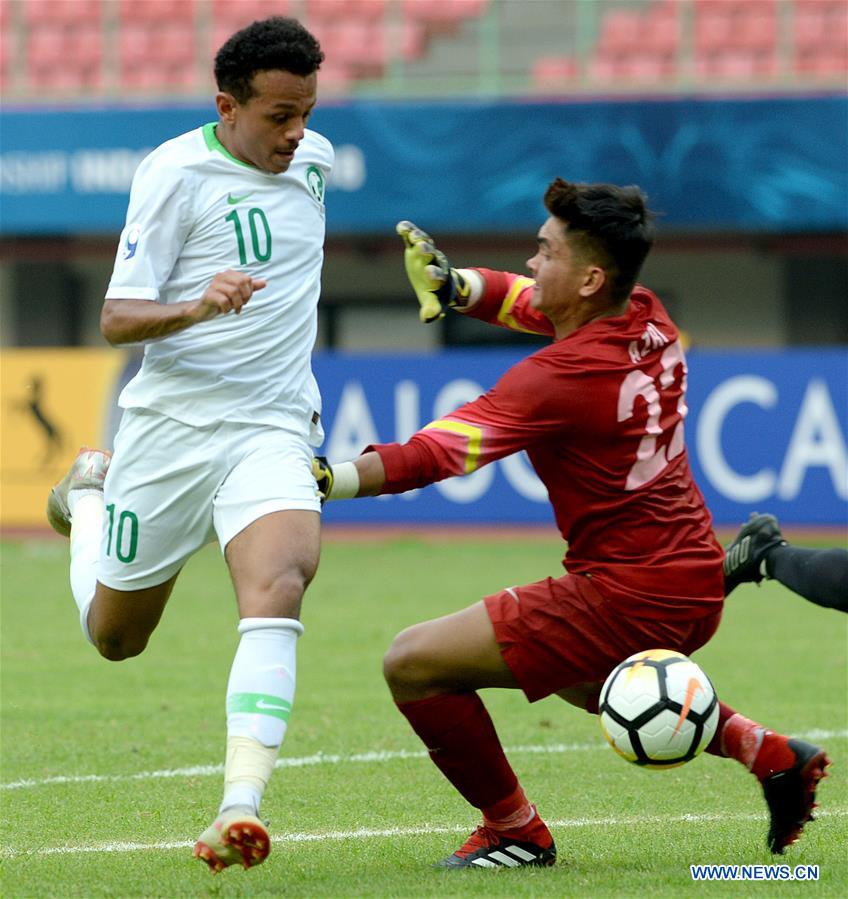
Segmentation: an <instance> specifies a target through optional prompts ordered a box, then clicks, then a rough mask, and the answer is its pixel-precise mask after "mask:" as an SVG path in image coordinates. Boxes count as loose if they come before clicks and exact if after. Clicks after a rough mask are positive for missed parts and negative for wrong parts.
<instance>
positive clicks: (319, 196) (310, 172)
mask: <svg viewBox="0 0 848 899" xmlns="http://www.w3.org/2000/svg"><path fill="white" fill-rule="evenodd" d="M306 186H307V187H308V188H309V193H311V194H312V196H313V197H315V199H316V200H317V201H318V202H319V203H321V204H322V205H323V203H324V173H323V172H322V171H321V169H319V168H318V166H317V165H311V166H309V168H308V169H307V170H306Z"/></svg>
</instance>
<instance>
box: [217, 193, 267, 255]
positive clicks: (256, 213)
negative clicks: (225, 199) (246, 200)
mask: <svg viewBox="0 0 848 899" xmlns="http://www.w3.org/2000/svg"><path fill="white" fill-rule="evenodd" d="M224 221H227V222H232V223H233V228H235V232H236V242H237V243H238V254H239V262H240V263H241V264H242V265H247V246H246V244H245V240H244V228H243V227H242V223H241V216H240V215H239V211H238V209H234V210H233V211H232V212H231V213H230V214H229V215H228V216H226V217H225V219H224ZM247 225H248V230H249V231H250V243H251V248H252V249H253V258H254V259H255V260H256V262H267V261H268V260H269V259H270V258H271V228H270V226H269V225H268V219H267V218H266V217H265V213H264V212H263V211H262V210H261V209H259V208H258V207H256V206H254V207H253V208H252V209H249V210H248V211H247Z"/></svg>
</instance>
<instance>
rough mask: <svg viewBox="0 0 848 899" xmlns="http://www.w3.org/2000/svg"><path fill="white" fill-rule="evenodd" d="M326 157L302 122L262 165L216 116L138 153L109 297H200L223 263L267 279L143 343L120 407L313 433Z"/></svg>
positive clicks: (314, 437) (324, 144) (314, 436)
mask: <svg viewBox="0 0 848 899" xmlns="http://www.w3.org/2000/svg"><path fill="white" fill-rule="evenodd" d="M332 165H333V148H332V145H331V144H330V142H329V141H328V140H327V139H326V138H324V137H322V136H321V135H320V134H317V133H316V132H314V131H310V130H307V131H306V133H305V135H304V138H303V140H302V141H301V142H300V145H299V146H298V148H297V150H296V151H295V155H294V160H293V161H292V163H291V165H290V166H289V168H288V170H287V171H285V172H282V173H280V174H276V175H274V174H269V173H267V172H263V171H260V170H259V169H257V168H254V167H253V166H250V165H247V164H246V163H243V162H241V161H239V160H238V159H236V158H235V157H234V156H232V155H231V154H230V153H229V152H228V151H227V150H226V149H225V148H224V147H223V145H222V144H221V143H220V142H219V141H218V139H217V137H216V135H215V125H214V124H209V125H206V126H204V127H203V128H198V129H196V130H194V131H190V132H188V133H187V134H183V135H181V136H180V137H177V138H174V139H173V140H170V141H167V142H166V143H164V144H162V145H161V146H160V147H158V148H157V149H156V150H154V151H153V152H152V153H151V154H150V155H149V156H148V157H147V158H146V159H145V160H144V161H143V162H142V163H141V165H140V166H139V167H138V171H137V172H136V174H135V177H134V178H133V184H132V190H131V192H130V202H129V208H128V211H127V225H126V227H125V228H124V231H123V233H122V234H121V242H120V246H119V248H118V254H117V258H116V260H115V268H114V271H113V273H112V280H111V281H110V283H109V288H108V290H107V292H106V299H109V300H121V299H129V300H133V299H137V300H155V301H157V302H159V303H177V302H180V301H182V300H196V299H199V298H200V297H201V296H202V295H203V292H204V291H205V290H206V288H207V287H208V286H209V284H210V282H211V281H212V278H213V277H214V276H215V274H217V273H218V272H222V271H225V270H226V269H236V270H240V271H244V272H247V273H248V274H250V275H251V276H252V277H254V278H262V279H264V280H266V281H267V282H268V284H267V286H266V287H265V288H264V289H263V290H260V291H257V292H256V293H254V295H253V296H252V297H251V298H250V300H249V301H248V303H247V304H246V305H245V306H244V308H243V309H242V311H241V313H240V314H239V315H235V314H234V313H232V312H231V313H227V314H225V315H219V316H216V317H215V318H213V319H210V320H209V321H205V322H201V323H200V324H196V325H192V326H190V327H188V328H186V329H184V330H182V331H177V332H176V333H174V334H170V335H168V336H167V337H163V338H160V339H157V340H153V341H150V342H148V343H146V345H145V350H144V360H143V362H142V366H141V370H140V371H139V373H138V374H137V375H136V376H135V377H134V378H133V379H132V381H130V383H129V384H128V385H127V386H126V387H125V388H124V390H123V391H122V392H121V395H120V397H119V403H120V405H121V406H123V407H124V408H125V409H126V408H144V409H152V410H154V411H156V412H159V413H161V414H163V415H167V416H169V417H171V418H174V419H176V420H178V421H182V422H185V423H186V424H189V425H193V426H195V427H202V426H205V425H210V424H214V423H216V422H221V421H231V422H251V423H261V424H269V425H274V426H277V427H283V428H287V429H289V430H293V431H295V432H297V433H299V434H302V435H304V436H306V437H308V438H309V440H310V443H312V444H313V445H318V444H319V443H320V442H321V439H322V437H323V435H322V434H321V429H320V425H319V423H318V416H319V414H320V410H321V398H320V394H319V392H318V386H317V384H316V382H315V378H314V376H313V374H312V367H311V356H312V349H313V346H314V344H315V338H316V334H317V304H318V296H319V293H320V287H321V266H322V262H323V257H324V185H325V184H326V180H327V178H328V176H329V174H330V171H331V169H332Z"/></svg>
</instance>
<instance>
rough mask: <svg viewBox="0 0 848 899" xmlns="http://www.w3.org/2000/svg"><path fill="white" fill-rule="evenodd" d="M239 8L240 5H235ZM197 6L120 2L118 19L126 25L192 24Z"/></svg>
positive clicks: (169, 0) (190, 0) (177, 1)
mask: <svg viewBox="0 0 848 899" xmlns="http://www.w3.org/2000/svg"><path fill="white" fill-rule="evenodd" d="M233 5H234V6H238V5H239V3H238V2H236V3H233ZM196 11H197V6H196V3H195V0H120V6H119V7H118V18H119V20H120V21H121V22H122V23H124V22H126V23H129V22H133V23H143V22H146V23H148V24H151V25H153V24H159V23H163V22H191V21H193V20H194V15H195V12H196Z"/></svg>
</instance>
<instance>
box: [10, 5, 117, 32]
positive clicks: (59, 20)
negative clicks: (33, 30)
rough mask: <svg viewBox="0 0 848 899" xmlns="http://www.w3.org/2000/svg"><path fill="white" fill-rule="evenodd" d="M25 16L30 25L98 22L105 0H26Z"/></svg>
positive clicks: (92, 23) (93, 23) (24, 6)
mask: <svg viewBox="0 0 848 899" xmlns="http://www.w3.org/2000/svg"><path fill="white" fill-rule="evenodd" d="M23 14H24V15H23V18H24V21H25V22H26V23H27V25H29V26H33V25H40V24H43V25H62V24H75V25H82V24H91V25H95V24H98V23H99V22H100V20H101V18H102V16H103V0H25V2H24V4H23Z"/></svg>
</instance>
